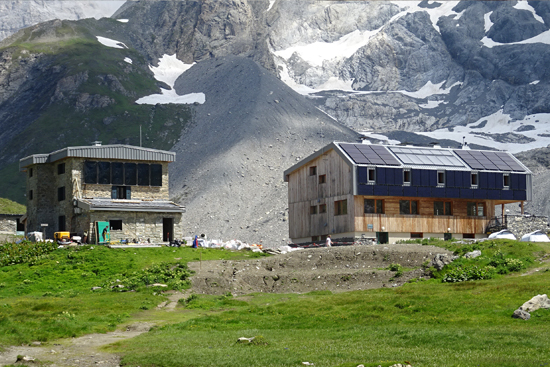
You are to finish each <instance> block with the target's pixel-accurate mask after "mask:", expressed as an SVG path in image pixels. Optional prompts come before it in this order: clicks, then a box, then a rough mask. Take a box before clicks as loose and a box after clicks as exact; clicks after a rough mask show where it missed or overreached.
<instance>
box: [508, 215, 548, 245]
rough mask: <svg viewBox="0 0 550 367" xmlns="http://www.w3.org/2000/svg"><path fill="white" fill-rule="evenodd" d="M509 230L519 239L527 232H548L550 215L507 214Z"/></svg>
mask: <svg viewBox="0 0 550 367" xmlns="http://www.w3.org/2000/svg"><path fill="white" fill-rule="evenodd" d="M506 217H507V218H506V219H507V223H508V230H509V231H510V232H512V233H513V234H514V235H515V236H516V237H517V239H518V240H519V239H521V237H522V236H523V235H525V234H527V233H531V232H534V231H538V230H541V231H543V232H545V233H546V232H548V229H549V228H548V217H545V216H534V215H523V216H522V215H508V216H506Z"/></svg>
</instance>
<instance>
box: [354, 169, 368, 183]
mask: <svg viewBox="0 0 550 367" xmlns="http://www.w3.org/2000/svg"><path fill="white" fill-rule="evenodd" d="M367 172H368V170H367V167H357V181H358V182H359V183H360V184H362V183H367Z"/></svg>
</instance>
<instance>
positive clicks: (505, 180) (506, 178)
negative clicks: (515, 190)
mask: <svg viewBox="0 0 550 367" xmlns="http://www.w3.org/2000/svg"><path fill="white" fill-rule="evenodd" d="M502 188H503V189H504V190H510V174H509V173H503V174H502Z"/></svg>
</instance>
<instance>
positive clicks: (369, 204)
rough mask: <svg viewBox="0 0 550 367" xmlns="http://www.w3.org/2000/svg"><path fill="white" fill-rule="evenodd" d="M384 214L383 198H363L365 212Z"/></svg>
mask: <svg viewBox="0 0 550 367" xmlns="http://www.w3.org/2000/svg"><path fill="white" fill-rule="evenodd" d="M369 213H372V214H384V200H380V199H365V214H369Z"/></svg>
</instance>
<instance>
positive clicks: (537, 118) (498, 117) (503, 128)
mask: <svg viewBox="0 0 550 367" xmlns="http://www.w3.org/2000/svg"><path fill="white" fill-rule="evenodd" d="M483 121H487V122H486V124H485V126H483V127H482V128H475V129H474V128H473V127H475V126H478V125H480V124H481V123H482V122H483ZM522 125H532V126H533V127H534V129H533V130H529V131H522V132H517V131H515V130H517V129H518V128H519V127H521V126H522ZM512 132H513V133H515V134H519V135H523V136H526V137H529V138H533V139H535V141H533V142H530V143H501V142H498V141H495V140H494V139H493V138H491V136H490V135H491V134H495V133H498V134H505V133H512ZM476 133H484V134H488V135H479V134H476ZM417 134H419V135H424V136H428V137H431V138H433V139H450V140H454V141H456V142H459V143H462V137H466V139H465V140H466V142H468V144H470V145H471V144H479V145H484V146H487V147H491V148H495V149H500V150H506V151H509V152H510V153H518V152H523V151H526V150H531V149H535V148H543V147H546V146H548V144H550V113H539V114H534V115H528V116H526V117H525V118H524V119H523V120H515V121H512V119H511V118H510V115H507V114H505V113H503V110H499V111H497V112H495V113H494V114H492V115H489V116H485V117H482V118H480V119H479V120H477V121H475V122H472V123H470V124H468V125H467V126H455V127H454V128H453V131H449V130H448V129H446V128H445V129H439V130H435V131H430V132H418V133H417ZM541 134H544V135H548V136H540V135H541Z"/></svg>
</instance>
